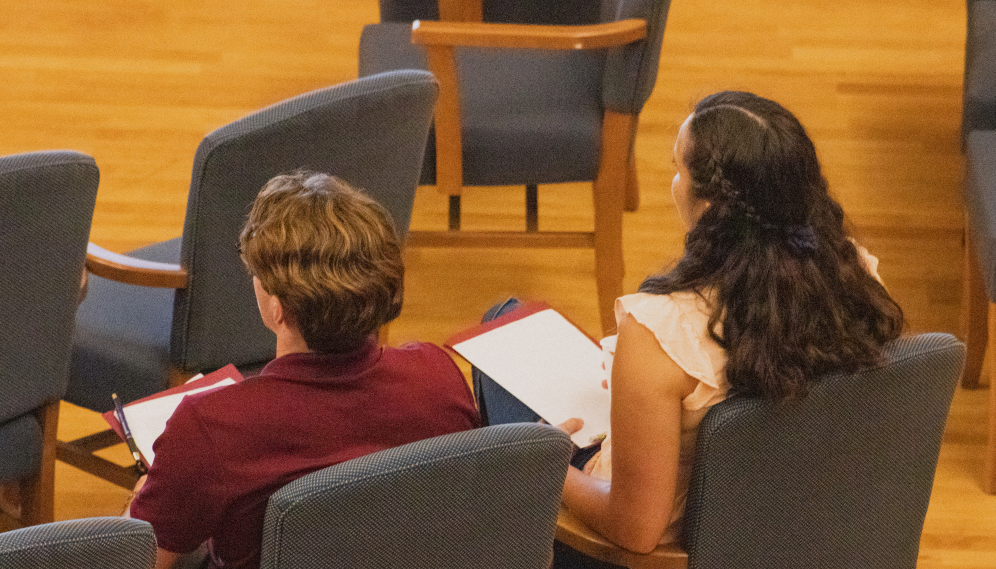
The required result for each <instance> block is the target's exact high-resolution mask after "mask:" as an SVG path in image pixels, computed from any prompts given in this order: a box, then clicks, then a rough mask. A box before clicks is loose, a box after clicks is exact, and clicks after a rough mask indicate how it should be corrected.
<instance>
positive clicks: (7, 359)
mask: <svg viewBox="0 0 996 569" xmlns="http://www.w3.org/2000/svg"><path fill="white" fill-rule="evenodd" d="M99 178H100V175H99V173H98V171H97V166H96V164H94V161H93V158H91V157H89V156H86V155H84V154H80V153H78V152H71V151H49V152H32V153H28V154H18V155H14V156H5V157H3V158H0V211H2V212H3V213H2V216H3V223H0V245H2V247H3V261H2V265H3V270H0V295H2V297H3V300H4V303H5V306H6V307H7V309H6V310H5V311H4V317H3V319H2V320H0V482H7V481H14V480H17V481H20V490H21V502H22V503H21V516H20V517H21V519H20V523H22V524H26V525H33V524H38V523H44V522H50V521H52V520H53V496H54V489H55V486H54V476H55V436H56V435H55V433H56V426H57V424H58V418H59V399H61V398H62V396H63V394H64V393H65V392H66V382H67V378H68V368H69V351H70V346H71V344H72V337H73V320H74V317H75V313H76V305H77V302H78V301H79V296H80V278H81V276H82V274H83V262H84V258H85V257H86V243H87V239H88V238H89V236H90V222H91V220H92V219H93V207H94V203H95V201H96V199H97V183H98V180H99Z"/></svg>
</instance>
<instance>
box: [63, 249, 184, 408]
mask: <svg viewBox="0 0 996 569" xmlns="http://www.w3.org/2000/svg"><path fill="white" fill-rule="evenodd" d="M129 255H131V256H133V257H137V258H139V259H145V260H147V261H159V262H164V263H177V262H179V259H180V238H176V239H171V240H169V241H164V242H162V243H157V244H154V245H150V246H148V247H145V248H142V249H138V250H136V251H132V252H131V253H129ZM173 295H174V291H173V289H166V288H151V287H139V286H133V285H127V284H122V283H118V282H114V281H110V280H107V279H102V278H100V277H95V276H93V275H90V282H89V290H88V292H87V297H86V299H85V300H84V301H83V302H82V303H81V304H80V307H79V311H78V312H77V315H76V334H75V336H74V338H73V353H72V363H71V366H70V369H71V370H73V374H74V375H73V377H72V378H70V381H69V390H68V392H67V393H66V396H65V398H64V399H65V400H66V401H69V402H70V403H73V404H74V405H79V406H81V407H86V408H87V409H91V410H94V411H99V412H104V411H109V410H110V409H111V408H112V407H113V405H112V403H111V398H110V396H109V394H110V393H117V394H118V396H119V397H121V399H122V400H123V401H125V402H126V403H127V402H129V401H134V400H136V399H140V398H142V397H145V396H148V395H151V394H153V393H156V392H158V391H161V390H163V389H165V388H166V384H167V380H168V370H169V361H170V357H169V354H170V333H171V323H172V319H173Z"/></svg>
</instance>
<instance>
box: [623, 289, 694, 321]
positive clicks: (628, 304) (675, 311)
mask: <svg viewBox="0 0 996 569" xmlns="http://www.w3.org/2000/svg"><path fill="white" fill-rule="evenodd" d="M626 314H631V315H633V317H635V318H636V320H637V321H638V322H640V323H641V324H643V325H644V326H647V327H648V328H651V329H652V330H653V329H655V328H656V327H657V326H658V325H661V326H667V327H671V326H673V324H674V322H675V320H676V319H679V318H680V319H682V320H688V319H692V320H693V321H695V322H696V324H698V323H699V321H702V322H705V321H708V320H709V316H710V315H711V314H712V308H711V300H710V295H709V294H708V293H699V292H696V291H690V290H688V291H677V292H672V293H669V294H652V293H646V292H638V293H636V294H628V295H626V296H621V297H619V298H618V299H617V300H616V321H617V322H619V321H621V320H622V317H623V316H625V315H626Z"/></svg>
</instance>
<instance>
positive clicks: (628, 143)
mask: <svg viewBox="0 0 996 569" xmlns="http://www.w3.org/2000/svg"><path fill="white" fill-rule="evenodd" d="M669 6H670V0H547V1H544V2H535V1H532V0H484V1H483V2H482V0H439V1H438V3H437V1H436V0H420V1H419V0H416V1H411V0H380V9H381V20H382V22H381V23H380V24H374V25H368V26H366V27H365V28H364V29H363V35H362V37H361V40H360V64H359V68H360V75H361V76H363V75H369V74H371V73H378V72H382V71H385V70H388V69H399V68H417V69H429V70H431V71H432V72H433V73H434V74H435V75H436V76H437V77H438V78H439V81H440V96H439V108H438V110H437V113H436V119H435V138H434V140H432V139H430V142H429V146H428V150H427V154H426V162H425V166H424V169H423V176H422V180H421V181H422V183H423V184H433V183H434V184H436V186H437V189H438V190H439V191H441V192H442V193H444V194H447V195H449V196H450V221H449V230H447V231H424V232H423V231H413V232H412V236H411V240H410V244H411V245H414V246H430V247H496V246H497V247H572V248H578V247H580V248H586V247H591V248H594V250H595V273H596V284H597V288H598V298H599V312H600V316H601V322H602V328H603V331H606V332H608V331H609V330H611V329H614V328H615V318H614V315H613V312H612V306H613V303H614V302H615V299H616V297H618V296H620V295H621V294H622V279H623V273H624V270H623V254H622V222H623V210H624V208H625V209H628V210H630V211H632V210H635V209H636V207H637V202H638V188H637V179H636V166H635V158H634V154H633V147H634V138H635V134H636V128H637V121H638V117H639V113H640V110H641V109H642V107H643V104H644V103H645V102H646V100H647V99H648V98H649V96H650V93H651V91H652V90H653V87H654V82H655V80H656V77H657V65H658V59H659V56H660V49H661V42H662V39H663V35H664V24H665V21H666V19H667V13H668V8H669ZM440 15H442V20H444V21H429V20H438V19H439V17H440ZM412 19H419V20H420V21H419V23H418V24H417V25H416V26H415V27H414V30H413V26H412V23H411V20H412ZM482 20H483V23H482ZM554 24H558V25H554ZM413 42H414V43H415V44H417V45H413ZM562 182H593V204H594V230H593V231H577V232H548V231H539V230H538V216H537V194H536V192H537V185H538V184H552V183H562ZM465 186H526V188H527V190H526V210H527V211H526V223H525V228H526V231H524V232H516V231H507V232H495V231H457V230H458V229H460V194H461V193H462V191H463V188H464V187H465Z"/></svg>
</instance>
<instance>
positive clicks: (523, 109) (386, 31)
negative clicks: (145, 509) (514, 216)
mask: <svg viewBox="0 0 996 569" xmlns="http://www.w3.org/2000/svg"><path fill="white" fill-rule="evenodd" d="M456 59H457V74H458V76H459V81H460V93H461V100H460V101H461V120H462V127H463V168H464V184H465V185H469V186H498V185H521V184H540V183H558V182H578V181H590V180H593V179H594V178H595V175H596V172H597V171H598V148H599V145H600V143H599V140H600V134H601V124H602V114H603V109H602V103H601V88H602V82H601V81H602V69H603V67H604V64H605V53H604V51H601V50H598V51H584V52H582V51H541V50H525V49H524V50H510V49H478V48H459V49H457V52H456ZM395 69H428V64H427V63H426V57H425V51H424V49H423V48H422V47H421V46H415V45H412V43H411V24H410V23H385V24H374V25H369V26H366V27H365V28H364V29H363V35H362V38H361V39H360V76H366V75H372V74H374V73H379V72H383V71H389V70H395ZM537 85H542V88H537ZM435 162H436V158H435V139H434V136H433V135H430V137H429V148H428V149H427V152H426V159H425V163H424V169H423V177H422V183H423V184H432V183H434V179H435Z"/></svg>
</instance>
